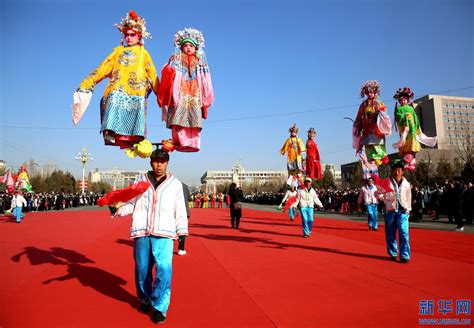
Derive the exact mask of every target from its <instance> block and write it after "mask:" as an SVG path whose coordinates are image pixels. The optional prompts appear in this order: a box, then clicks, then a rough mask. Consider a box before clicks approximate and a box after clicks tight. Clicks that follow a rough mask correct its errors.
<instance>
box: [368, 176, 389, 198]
mask: <svg viewBox="0 0 474 328" xmlns="http://www.w3.org/2000/svg"><path fill="white" fill-rule="evenodd" d="M372 177H373V178H374V181H375V185H376V186H377V188H378V189H379V192H380V193H381V194H383V193H387V192H393V191H394V190H393V188H392V186H391V185H390V178H385V179H380V178H379V176H378V175H372Z"/></svg>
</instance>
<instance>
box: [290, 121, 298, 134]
mask: <svg viewBox="0 0 474 328" xmlns="http://www.w3.org/2000/svg"><path fill="white" fill-rule="evenodd" d="M288 131H289V132H290V133H292V132H294V133H298V127H297V126H296V123H295V124H293V126H292V127H291V128H289V130H288Z"/></svg>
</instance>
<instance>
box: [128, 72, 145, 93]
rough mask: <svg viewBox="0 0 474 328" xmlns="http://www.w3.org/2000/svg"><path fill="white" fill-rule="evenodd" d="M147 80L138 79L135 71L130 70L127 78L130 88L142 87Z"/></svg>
mask: <svg viewBox="0 0 474 328" xmlns="http://www.w3.org/2000/svg"><path fill="white" fill-rule="evenodd" d="M146 85H147V82H146V80H144V79H139V78H138V77H137V72H130V76H129V78H128V86H129V87H130V88H132V89H135V90H137V89H143V88H146Z"/></svg>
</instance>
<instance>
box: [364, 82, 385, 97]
mask: <svg viewBox="0 0 474 328" xmlns="http://www.w3.org/2000/svg"><path fill="white" fill-rule="evenodd" d="M370 91H372V92H373V93H374V94H375V97H377V96H380V83H379V82H378V81H377V80H368V81H365V83H364V84H363V85H362V88H360V97H361V98H364V97H365V96H366V95H368V94H369V92H370Z"/></svg>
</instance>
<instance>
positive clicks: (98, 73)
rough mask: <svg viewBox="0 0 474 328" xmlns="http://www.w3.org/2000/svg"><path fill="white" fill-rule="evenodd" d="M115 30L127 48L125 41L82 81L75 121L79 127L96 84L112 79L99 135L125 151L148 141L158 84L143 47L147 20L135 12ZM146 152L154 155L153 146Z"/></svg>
mask: <svg viewBox="0 0 474 328" xmlns="http://www.w3.org/2000/svg"><path fill="white" fill-rule="evenodd" d="M115 26H116V27H117V28H118V29H119V31H120V32H121V33H122V34H123V36H124V38H125V42H126V45H123V40H122V44H121V45H120V46H118V47H116V48H115V49H114V50H113V52H112V53H111V54H110V55H109V56H108V57H107V58H106V59H105V60H104V62H103V63H102V64H100V66H99V67H97V68H96V69H95V70H94V71H92V73H90V74H89V75H88V76H87V77H86V78H85V79H84V81H82V83H81V84H80V86H79V88H78V89H77V91H76V92H75V93H74V104H73V106H72V118H73V123H74V125H77V124H78V123H79V121H80V119H81V118H82V116H83V114H84V112H85V111H86V109H87V106H88V105H89V102H90V100H91V98H92V93H93V91H94V87H95V86H96V84H97V83H99V82H100V81H102V80H103V79H105V78H109V79H110V80H109V82H108V84H107V87H106V89H105V92H104V96H103V97H102V100H101V104H100V117H101V129H100V131H101V132H102V134H103V136H104V142H105V144H106V145H112V146H118V147H120V148H121V149H124V148H131V147H133V146H134V144H136V143H139V142H141V141H143V140H144V139H145V136H146V107H147V98H148V95H149V94H150V92H151V91H153V92H154V93H155V94H158V88H159V80H158V76H157V74H156V69H155V66H154V64H153V61H152V60H151V58H150V55H149V54H148V52H147V51H146V50H145V48H144V46H143V42H144V41H143V40H144V39H147V38H150V37H151V36H150V33H148V32H147V30H146V27H145V19H143V18H141V17H139V16H138V15H137V14H136V13H135V12H134V11H133V10H132V11H130V12H129V13H128V14H127V16H126V17H125V18H124V19H122V21H121V22H120V24H116V25H115ZM146 142H148V141H146ZM148 143H149V142H148ZM145 148H147V149H148V153H150V154H151V151H152V150H153V149H152V148H153V147H152V146H151V144H149V145H148V147H145ZM146 153H147V152H145V154H140V156H141V155H147V154H146ZM132 156H133V154H132ZM148 156H149V154H148ZM142 157H143V156H142Z"/></svg>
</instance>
